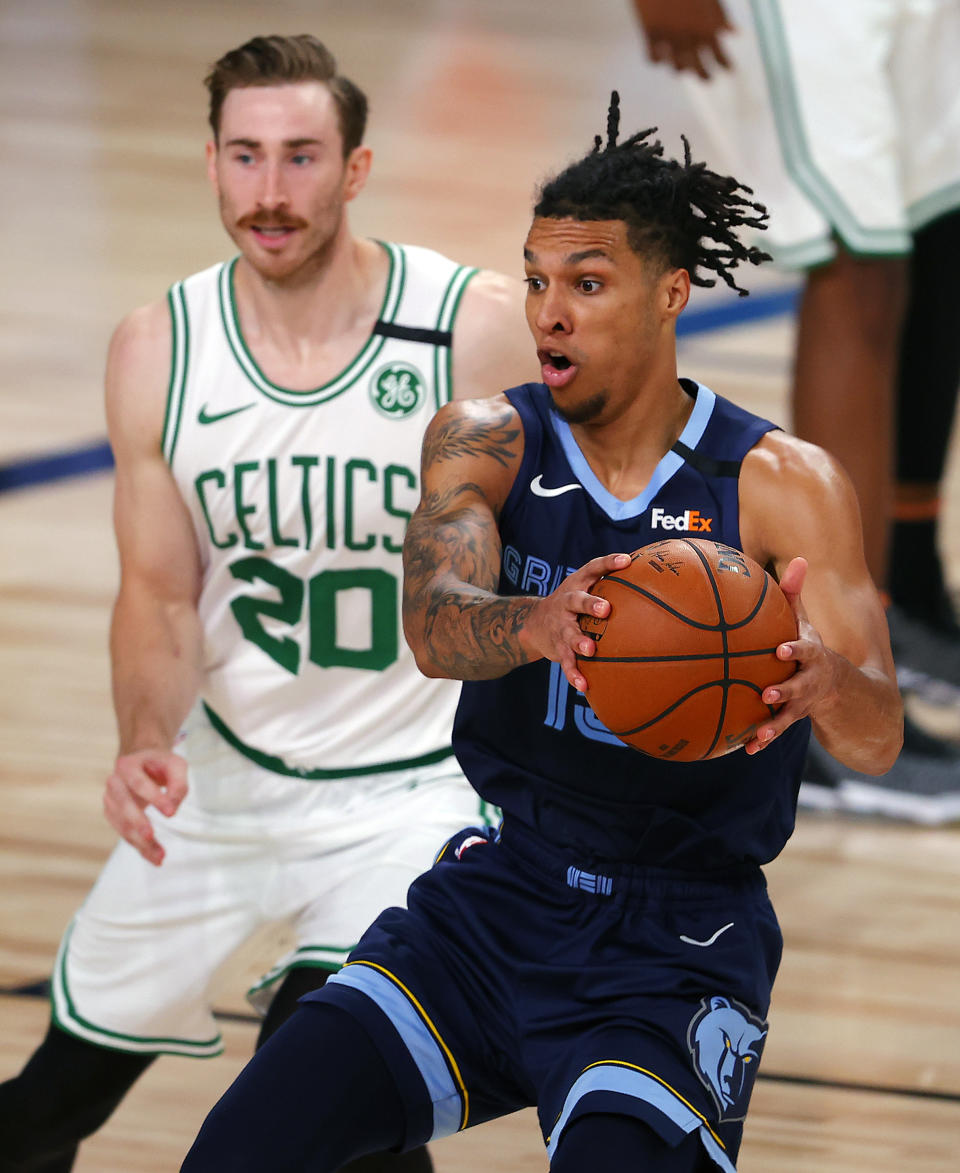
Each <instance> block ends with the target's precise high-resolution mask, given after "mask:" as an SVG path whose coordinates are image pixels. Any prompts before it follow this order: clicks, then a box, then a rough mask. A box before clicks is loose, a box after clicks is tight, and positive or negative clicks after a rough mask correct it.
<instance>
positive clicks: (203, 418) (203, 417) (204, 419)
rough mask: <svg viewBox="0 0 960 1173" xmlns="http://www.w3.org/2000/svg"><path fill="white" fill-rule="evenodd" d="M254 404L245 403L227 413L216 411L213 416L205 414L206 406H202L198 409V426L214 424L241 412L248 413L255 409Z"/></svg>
mask: <svg viewBox="0 0 960 1173" xmlns="http://www.w3.org/2000/svg"><path fill="white" fill-rule="evenodd" d="M256 406H257V405H256V404H255V403H245V404H244V405H243V407H231V408H230V410H229V411H218V412H215V413H214V414H213V415H208V414H207V405H206V404H204V405H203V407H201V408H200V414H199V415H198V416H197V423H198V424H215V423H216V422H217V421H218V420H225V419H226V418H227V417H228V416H231V415H238V414H239V413H240V412H241V411H249V410H250V408H251V407H256Z"/></svg>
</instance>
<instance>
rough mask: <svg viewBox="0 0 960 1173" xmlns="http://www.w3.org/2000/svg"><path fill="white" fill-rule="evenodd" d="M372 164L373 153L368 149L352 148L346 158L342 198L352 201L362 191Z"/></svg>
mask: <svg viewBox="0 0 960 1173" xmlns="http://www.w3.org/2000/svg"><path fill="white" fill-rule="evenodd" d="M372 163H373V151H371V150H370V148H369V147H363V146H361V147H354V148H353V150H352V151H351V152H350V154H349V155H348V156H347V163H346V167H345V168H344V177H343V198H344V200H345V201H348V200H352V199H353V198H354V197H355V196H358V195H359V194H360V192H361V191H363V187H364V184H365V183H366V182H367V176H368V175H369V174H370V166H371V164H372Z"/></svg>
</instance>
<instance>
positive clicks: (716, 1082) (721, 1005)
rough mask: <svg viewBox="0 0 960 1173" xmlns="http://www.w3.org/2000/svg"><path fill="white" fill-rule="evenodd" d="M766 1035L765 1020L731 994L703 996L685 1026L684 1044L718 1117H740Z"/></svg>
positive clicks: (739, 1118)
mask: <svg viewBox="0 0 960 1173" xmlns="http://www.w3.org/2000/svg"><path fill="white" fill-rule="evenodd" d="M766 1037H767V1024H766V1023H765V1022H762V1021H761V1020H760V1019H758V1018H754V1016H753V1015H752V1014H751V1013H750V1011H749V1010H748V1009H747V1008H746V1006H743V1005H741V1004H740V1003H739V1002H736V1001H734V1000H733V999H732V998H721V997H720V996H719V995H714V997H712V998H704V999H703V1001H702V1003H701V1008H700V1010H699V1011H698V1012H697V1013H696V1014H695V1015H694V1016H693V1019H692V1020H691V1022H690V1026H689V1028H688V1029H687V1046H688V1047H689V1048H690V1054H691V1056H692V1057H693V1061H694V1066H695V1067H696V1069H697V1074H698V1075H699V1076H700V1079H701V1081H702V1082H703V1084H704V1086H705V1087H706V1088H707V1089H708V1090H709V1092H710V1093H711V1095H712V1096H713V1099H714V1102H715V1103H716V1106H717V1113H718V1117H719V1119H720V1120H721V1121H723V1120H742V1119H743V1118H744V1116H746V1114H747V1104H748V1103H749V1100H750V1092H751V1091H752V1090H753V1081H754V1077H755V1076H756V1073H757V1065H758V1064H759V1062H760V1054H761V1052H762V1051H763V1040H764V1039H765V1038H766Z"/></svg>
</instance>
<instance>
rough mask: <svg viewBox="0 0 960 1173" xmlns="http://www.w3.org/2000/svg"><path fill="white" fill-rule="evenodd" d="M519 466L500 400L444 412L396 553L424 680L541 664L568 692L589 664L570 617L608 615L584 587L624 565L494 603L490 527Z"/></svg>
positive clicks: (595, 568)
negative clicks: (563, 680)
mask: <svg viewBox="0 0 960 1173" xmlns="http://www.w3.org/2000/svg"><path fill="white" fill-rule="evenodd" d="M522 456H523V426H522V424H521V422H520V417H519V415H518V414H517V412H516V410H515V409H514V408H513V406H512V404H511V403H510V402H509V400H507V399H506V398H505V397H504V396H502V395H501V396H498V397H496V398H494V399H484V400H464V401H461V402H456V403H451V404H448V405H447V406H446V407H444V408H442V409H441V410H440V411H439V412H438V413H437V414H436V416H434V418H433V421H432V422H431V424H430V426H429V428H428V429H427V433H426V435H425V437H424V441H423V460H422V466H421V499H420V505H419V506H418V508H417V511H416V512H415V513H414V515H413V517H412V518H411V520H410V524H409V526H408V527H407V536H406V539H405V541H404V545H403V567H404V585H403V629H404V634H405V635H406V637H407V642H408V643H409V644H410V647H411V648H412V649H413V653H414V655H415V656H416V660H417V665H418V667H419V668H420V671H421V672H423V673H424V675H426V676H444V677H450V678H452V679H454V680H492V679H494V678H495V677H498V676H503V675H505V674H506V673H507V672H509V671H510V670H511V669H512V668H516V667H518V666H519V665H521V664H528V663H530V662H531V661H533V660H538V659H540V658H541V657H543V656H546V657H547V658H548V659H550V660H556V661H558V662H559V663H560V664H561V665H562V666H563V669H564V672H565V673H566V675H567V678H568V680H570V682H571V684H573V685H574V687H575V688H580V689H582V688H584V687H585V686H586V682H585V681H584V680H583V677H582V676H581V675H580V673H579V672H578V671H577V668H576V653H577V652H580V653H581V654H586V655H590V654H591V653H592V652H593V648H594V643H593V641H592V640H591V639H589V638H587V637H585V636H584V635H583V633H582V632H581V631H580V628H579V626H578V624H577V616H578V615H579V614H585V613H587V612H589V613H591V614H595V615H604V614H606V612H607V610H608V607H609V605H608V604H607V603H606V601H605V600H603V599H600V598H597V597H595V596H593V595H590V594H588V593H587V592H588V591H589V589H590V587H592V586H593V584H594V583H595V582H596V581H597V579H599V578H600V577H601V575H603V574H605V573H607V572H608V571H609V570H612V569H614V568H616V567H620V566H623V565H625V564H626V563H627V562H629V556H628V555H620V554H614V555H608V556H607V557H605V558H595V559H593V560H592V561H591V562H589V563H587V565H586V566H584V567H581V568H580V570H578V571H575V572H574V573H573V574H572V575H570V576H569V577H568V578H566V579H564V581H563V582H562V583H561V584H560V586H559V587H558V588H557V590H556V591H554V592H553V594H550V595H547V596H546V597H544V598H540V597H537V596H527V595H511V596H503V595H499V594H497V585H498V583H499V579H500V554H501V544H500V534H499V531H498V528H497V520H498V518H499V516H500V511H501V510H502V508H503V505H504V502H505V501H506V499H507V495H508V493H509V492H510V488H511V486H512V484H513V481H514V478H515V476H516V473H517V469H518V468H519V467H520V460H521V458H522Z"/></svg>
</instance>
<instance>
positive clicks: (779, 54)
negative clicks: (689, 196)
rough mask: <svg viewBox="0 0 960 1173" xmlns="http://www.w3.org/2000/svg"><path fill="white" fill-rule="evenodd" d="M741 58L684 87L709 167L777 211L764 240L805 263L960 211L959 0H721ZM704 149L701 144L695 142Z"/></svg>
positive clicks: (777, 252)
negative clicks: (744, 186)
mask: <svg viewBox="0 0 960 1173" xmlns="http://www.w3.org/2000/svg"><path fill="white" fill-rule="evenodd" d="M723 3H724V5H725V7H726V9H727V12H728V15H729V17H730V19H731V21H732V22H733V24H734V25H735V26H736V29H737V32H736V33H735V34H732V35H730V36H728V37H727V38H725V40H724V45H725V47H726V48H727V49H729V54H730V56H731V58H732V65H733V68H732V69H731V70H729V71H727V70H723V69H719V68H718V69H717V70H716V72H715V76H714V77H713V78H712V79H711V80H710V81H709V82H700V81H698V80H697V79H696V78H694V77H692V76H691V77H689V78H688V79H687V82H686V84H687V86H688V89H689V90H690V96H691V99H692V101H693V103H694V108H695V117H696V119H697V120H699V121H700V122H702V124H703V125H704V127H705V129H706V134H707V142H706V143H698V142H697V141H696V140H695V141H694V144H693V145H694V153H695V155H696V156H697V157H698V158H700V157H703V156H704V155H705V156H706V158H707V161H708V163H709V165H710V166H711V168H712V169H713V170H721V168H722V169H723V170H725V171H727V172H729V173H732V174H733V175H735V176H736V177H737V179H739V180H741V181H742V182H743V183H746V184H748V185H749V186H750V187H752V188H753V189H754V193H755V196H756V198H757V199H758V200H760V202H761V203H764V204H766V205H767V208H768V209H769V211H770V222H769V225H768V231H767V232H765V233H762V234H760V239H759V240H758V243H760V244H761V247H763V248H765V249H766V250H767V251H769V252H770V253H772V254H773V256H774V258H775V260H777V261H779V262H780V263H782V264H784V265H787V266H790V267H801V268H806V267H808V266H811V265H817V264H821V263H823V262H825V261H828V260H830V259H831V258H832V257H833V256H834V255H835V254H836V244H835V236H834V234H836V236H837V237H839V238H840V239H841V240H842V241H843V243H844V245H845V246H846V247H847V248H848V249H849V250H850V251H851V252H853V253H855V254H858V255H866V256H884V255H898V254H903V253H907V252H909V251H910V248H911V232H913V231H915V230H916V229H917V228H920V227H922V226H923V225H924V224H926V223H929V222H930V221H931V220H933V219H935V218H936V217H937V216H940V215H943V214H944V213H945V212H949V211H952V210H953V209H955V208H958V207H960V84H958V68H960V67H958V62H960V3H958V0H723ZM698 148H699V149H698Z"/></svg>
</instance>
